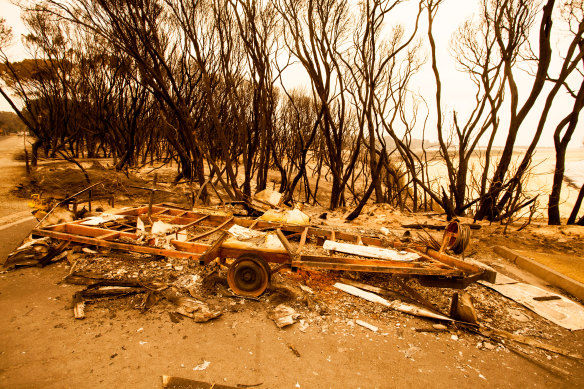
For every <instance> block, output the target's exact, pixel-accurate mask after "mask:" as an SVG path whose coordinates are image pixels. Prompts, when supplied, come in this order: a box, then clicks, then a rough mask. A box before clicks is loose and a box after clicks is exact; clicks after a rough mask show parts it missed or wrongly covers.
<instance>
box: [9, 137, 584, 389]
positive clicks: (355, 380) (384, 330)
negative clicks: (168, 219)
mask: <svg viewBox="0 0 584 389" xmlns="http://www.w3.org/2000/svg"><path fill="white" fill-rule="evenodd" d="M10 142H12V141H10ZM10 142H9V143H5V142H3V141H0V155H6V154H4V152H3V150H2V149H1V148H3V147H4V148H5V147H6V145H7V144H10V145H12V143H10ZM17 143H18V142H16V141H15V143H14V144H17ZM11 147H12V146H11ZM2 161H6V159H4V160H2ZM0 167H2V166H0ZM12 167H14V168H15V169H16V170H12ZM19 169H20V170H19ZM18 171H23V168H22V166H20V168H19V166H18V164H16V165H15V166H10V169H5V168H4V167H2V169H0V182H1V183H2V190H3V192H2V195H3V198H2V202H3V203H4V202H6V203H7V204H13V205H10V206H11V207H12V206H14V207H15V208H14V211H18V212H22V210H24V208H19V207H22V205H23V203H24V200H22V199H16V198H12V197H10V194H9V191H8V189H9V188H10V186H11V185H16V183H17V182H19V180H21V179H22V177H21V176H20V175H19V174H16V173H15V172H18ZM5 190H6V191H5ZM3 203H2V204H3ZM3 209H4V208H3ZM21 209H22V210H21ZM67 272H68V265H66V263H65V262H61V263H59V264H54V265H51V266H49V267H46V268H42V269H40V268H29V269H22V270H17V271H11V272H7V273H3V274H0V312H2V314H1V315H0V387H6V388H29V387H48V388H62V387H79V388H83V387H87V388H93V387H100V388H101V387H103V388H111V387H137V388H159V387H161V383H160V376H161V375H177V376H181V377H185V378H191V379H198V380H202V381H208V382H216V383H223V384H227V385H232V386H236V385H237V384H245V385H252V384H259V383H262V385H260V386H259V388H294V387H300V388H358V387H360V388H393V387H433V388H434V387H435V388H451V387H453V386H456V387H542V388H543V387H582V386H584V371H583V370H584V369H582V363H581V362H575V361H571V360H566V359H565V358H564V357H561V356H555V355H553V354H551V353H550V355H549V357H550V360H549V362H550V363H552V364H555V365H559V366H562V368H564V369H567V370H569V371H570V372H571V373H572V376H571V377H570V378H559V377H557V376H554V375H552V374H550V373H549V372H547V371H546V370H543V369H541V368H539V367H537V366H535V365H534V364H532V363H530V362H528V361H526V360H524V359H523V358H521V357H518V356H517V355H515V354H513V353H511V352H509V351H508V350H506V349H505V348H503V347H498V348H495V349H494V350H489V349H479V348H477V343H478V342H480V341H482V340H483V339H481V338H479V337H478V336H476V335H471V334H469V333H467V332H458V333H457V332H456V331H455V332H452V333H450V332H444V333H419V332H416V331H415V330H414V329H415V328H430V327H431V324H432V323H431V322H429V321H427V320H422V319H417V318H412V317H409V316H407V315H402V314H399V313H396V312H389V313H387V314H385V315H383V316H379V318H377V319H376V318H375V317H374V316H373V315H369V314H364V313H363V310H362V309H360V307H367V308H368V309H369V310H368V311H367V312H370V311H375V310H376V309H377V307H374V306H373V305H372V304H371V303H368V302H360V301H358V300H355V309H354V311H353V313H352V316H351V317H349V318H346V317H344V316H342V315H337V314H336V313H335V311H334V310H333V311H332V312H331V314H330V315H325V316H321V317H320V318H319V319H318V320H315V321H314V322H313V323H311V325H310V326H309V327H308V329H307V330H306V333H303V332H301V331H300V330H299V327H298V325H297V324H295V325H293V326H291V327H288V328H285V329H278V328H276V326H275V325H274V323H273V322H272V321H271V320H269V319H268V318H267V317H266V308H267V305H266V303H265V302H264V301H262V302H253V301H245V302H244V303H240V302H239V300H235V299H225V300H226V301H224V307H225V312H224V314H223V315H222V316H221V317H220V318H218V319H216V320H214V321H210V322H207V323H202V324H198V323H194V322H192V321H190V320H189V319H188V318H187V319H185V320H183V321H181V322H180V323H173V322H171V320H170V319H169V316H168V314H167V312H166V311H165V310H164V309H163V308H161V307H156V306H155V307H154V308H153V309H152V310H151V311H149V312H147V313H143V314H142V313H140V312H139V311H138V310H135V309H133V304H134V303H135V302H134V300H132V299H131V298H125V299H121V300H116V301H104V302H99V303H97V304H94V305H89V306H88V307H87V308H86V314H87V317H86V319H85V320H75V319H73V315H72V310H71V296H72V295H73V293H74V292H75V291H77V290H79V289H80V287H76V286H70V285H60V284H58V283H59V281H60V280H61V279H62V278H63V277H64V276H65V275H66V274H67ZM510 305H512V303H510ZM526 314H527V316H528V317H530V315H532V314H530V313H526ZM479 315H484V312H479ZM388 318H389V319H388ZM354 319H362V320H364V321H367V322H369V323H371V324H374V325H376V326H378V327H379V328H380V331H379V332H378V333H373V332H371V331H369V330H367V329H365V328H362V327H359V326H357V325H354V324H352V323H354ZM514 325H515V326H516V327H518V328H520V326H521V324H520V323H514ZM553 332H554V333H553V334H546V333H543V334H542V335H543V336H544V338H543V339H542V340H543V341H546V342H550V343H554V344H556V343H558V342H560V343H561V344H562V345H563V346H564V347H568V346H569V347H571V349H572V350H573V351H577V352H580V353H583V352H584V346H583V344H584V334H582V332H583V331H579V332H575V333H570V332H569V331H561V332H560V331H559V330H558V331H555V330H554V331H553ZM558 334H561V336H559V335H558ZM552 335H553V336H552ZM288 344H291V345H293V346H294V347H295V348H296V349H297V350H298V352H299V353H300V357H297V356H296V355H294V353H293V352H292V351H291V350H290V349H289V348H288ZM531 351H533V349H531ZM533 352H534V354H535V353H537V354H538V355H540V356H541V355H542V353H541V352H539V351H533ZM205 361H208V362H210V364H208V367H207V368H206V369H204V370H196V369H195V368H196V367H197V366H201V365H202V364H204V362H205Z"/></svg>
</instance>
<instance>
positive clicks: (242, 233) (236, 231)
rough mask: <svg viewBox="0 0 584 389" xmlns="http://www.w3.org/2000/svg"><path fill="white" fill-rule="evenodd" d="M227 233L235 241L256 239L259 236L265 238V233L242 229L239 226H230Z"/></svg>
mask: <svg viewBox="0 0 584 389" xmlns="http://www.w3.org/2000/svg"><path fill="white" fill-rule="evenodd" d="M227 232H229V233H230V234H231V235H233V237H235V239H237V240H249V239H253V238H258V237H260V236H265V235H266V233H265V232H261V231H256V230H250V229H249V228H245V227H242V226H240V225H237V224H234V225H232V226H231V227H230V228H229V229H228V230H227Z"/></svg>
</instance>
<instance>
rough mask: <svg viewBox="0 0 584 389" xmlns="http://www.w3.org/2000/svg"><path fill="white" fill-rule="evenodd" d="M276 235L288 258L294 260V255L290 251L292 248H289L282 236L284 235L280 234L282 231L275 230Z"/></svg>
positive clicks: (286, 240)
mask: <svg viewBox="0 0 584 389" xmlns="http://www.w3.org/2000/svg"><path fill="white" fill-rule="evenodd" d="M276 235H278V239H280V242H282V245H283V246H284V248H285V249H286V251H287V252H288V254H289V255H290V257H291V258H294V256H295V253H294V252H293V251H292V247H291V246H290V242H288V239H286V236H284V234H283V233H282V230H280V229H279V228H278V229H276Z"/></svg>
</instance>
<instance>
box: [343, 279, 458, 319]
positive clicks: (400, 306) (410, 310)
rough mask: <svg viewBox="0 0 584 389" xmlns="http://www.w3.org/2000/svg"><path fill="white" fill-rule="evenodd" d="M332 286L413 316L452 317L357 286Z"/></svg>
mask: <svg viewBox="0 0 584 389" xmlns="http://www.w3.org/2000/svg"><path fill="white" fill-rule="evenodd" d="M334 287H335V288H337V289H340V290H342V291H343V292H345V293H349V294H351V295H353V296H357V297H361V298H362V299H365V300H367V301H371V302H372V303H377V304H381V305H383V306H386V307H388V308H392V309H395V310H396V311H399V312H403V313H407V314H410V315H414V316H422V317H427V318H430V319H438V320H445V321H452V319H451V318H449V317H448V316H444V315H439V314H436V313H434V312H431V311H429V310H427V309H426V308H422V307H417V306H415V305H411V304H405V303H402V302H399V301H395V302H393V303H391V302H389V301H387V300H386V299H384V298H383V297H381V296H378V295H376V294H374V293H371V292H366V291H364V290H361V289H359V288H355V287H354V286H351V285H346V284H342V283H340V282H337V283H336V284H335V285H334Z"/></svg>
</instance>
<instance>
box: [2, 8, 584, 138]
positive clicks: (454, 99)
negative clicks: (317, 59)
mask: <svg viewBox="0 0 584 389" xmlns="http://www.w3.org/2000/svg"><path fill="white" fill-rule="evenodd" d="M410 3H411V4H410V5H406V6H401V8H400V12H399V13H398V14H397V15H396V16H395V17H394V19H392V22H397V23H401V24H402V25H404V26H405V28H406V31H407V30H408V29H411V28H413V23H414V20H415V11H416V8H417V6H416V3H417V2H415V1H411V2H410ZM476 4H477V2H476V1H472V0H446V1H445V3H444V4H443V5H442V6H441V8H440V9H439V11H438V15H437V17H436V20H435V23H434V31H435V40H436V45H437V48H438V57H437V59H438V67H439V70H440V74H441V78H442V84H443V101H442V103H443V112H444V115H445V116H446V118H447V119H448V120H449V119H450V118H451V117H452V112H453V110H456V111H457V112H458V115H459V122H460V121H462V119H463V118H464V117H465V115H467V114H468V113H469V112H470V110H471V109H472V101H473V99H474V89H473V85H472V84H471V83H470V82H469V81H468V78H467V76H466V75H464V74H463V73H460V72H458V71H457V70H456V68H455V63H454V61H453V59H452V57H451V56H450V52H449V42H450V39H451V37H452V34H453V33H454V32H455V31H456V29H457V27H458V26H459V25H460V24H461V23H462V22H463V21H464V20H465V19H467V18H468V17H470V16H471V15H473V13H475V12H476V10H477V6H476ZM555 15H556V17H555V18H554V28H557V26H558V23H559V22H557V20H556V19H557V17H558V15H559V14H558V13H557V12H556V13H555ZM0 17H4V18H5V19H6V21H7V24H8V25H9V26H10V27H12V29H13V32H14V36H15V39H14V44H13V47H11V48H10V49H9V51H8V52H9V54H10V55H11V57H12V59H14V60H19V59H22V58H24V57H25V56H26V53H25V51H24V49H23V47H22V44H21V34H24V33H26V29H25V27H24V25H23V23H22V21H21V20H20V9H19V8H18V7H17V6H15V5H13V4H12V3H11V2H10V1H9V0H0ZM423 19H425V15H424V17H423ZM536 23H537V24H538V25H539V20H537V22H536ZM425 28H426V25H425V23H422V25H421V29H422V30H421V33H422V34H424V33H425ZM420 36H421V37H422V38H423V37H424V36H423V35H420ZM558 42H560V41H559V40H558V39H557V38H556V41H554V42H552V44H553V45H556V44H558ZM560 43H561V42H560ZM426 46H427V45H426ZM554 47H555V46H554ZM423 50H424V54H425V55H426V58H427V61H426V64H425V65H424V67H423V68H422V70H421V71H420V73H419V74H418V75H417V76H416V78H415V79H414V82H413V84H412V86H411V87H412V89H414V90H415V91H417V92H418V93H420V94H421V95H422V96H423V97H424V99H425V100H426V102H427V104H428V105H429V106H430V112H431V113H432V112H435V109H434V108H433V107H435V100H434V99H435V84H434V78H433V75H432V72H431V68H430V63H429V49H428V47H424V49H423ZM301 72H302V71H300V73H299V72H298V71H294V72H293V73H290V74H289V75H288V79H287V80H285V82H286V84H290V85H291V84H297V85H302V83H303V82H306V80H307V78H306V76H304V75H303V74H302V73H301ZM518 80H519V83H520V84H521V85H520V99H522V100H521V101H523V99H525V97H526V95H527V94H528V92H529V88H530V79H529V77H526V76H518ZM556 100H557V101H556V102H555V109H553V111H552V113H551V115H550V117H549V118H548V121H547V123H548V124H547V126H546V129H545V132H544V134H543V135H542V138H541V141H540V143H539V144H540V145H541V146H553V139H552V134H553V131H554V129H555V126H556V125H557V123H558V121H559V120H560V119H561V118H562V117H563V116H564V115H566V114H567V113H568V112H569V111H567V109H568V108H570V107H571V106H572V104H573V100H572V99H571V98H570V97H568V96H567V95H565V94H562V95H561V96H559V98H557V99H556ZM538 103H539V107H542V106H543V99H541V98H540V101H539V102H538ZM520 104H521V103H520ZM537 108H538V107H534V109H532V112H531V114H530V115H529V116H528V118H527V119H526V122H525V123H524V125H523V126H522V131H521V133H520V134H519V137H518V141H517V145H527V144H528V143H529V142H530V141H531V137H532V134H533V131H534V130H535V128H536V126H537V120H538V118H539V115H538V112H541V109H537ZM0 110H10V107H9V106H8V104H7V103H6V101H5V100H4V99H2V98H0ZM505 116H506V115H502V125H503V127H502V128H501V130H504V129H505V125H504V122H505ZM419 121H420V122H421V121H422V120H421V119H420V120H419ZM435 123H436V121H435V117H433V116H432V115H431V116H430V117H429V119H428V123H427V127H426V135H427V137H428V138H429V139H430V140H435V139H437V137H436V135H435V133H436V131H435V128H436V124H435ZM583 123H584V119H582V120H580V123H579V125H578V128H577V129H576V132H575V135H574V137H573V140H572V144H571V146H574V147H579V146H580V145H582V139H583V136H584V131H582V130H583V128H584V124H583ZM445 125H446V126H449V122H447V123H445ZM501 130H500V132H499V134H498V137H497V139H496V144H498V145H502V144H504V142H505V138H506V133H504V132H501ZM482 143H484V142H482Z"/></svg>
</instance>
